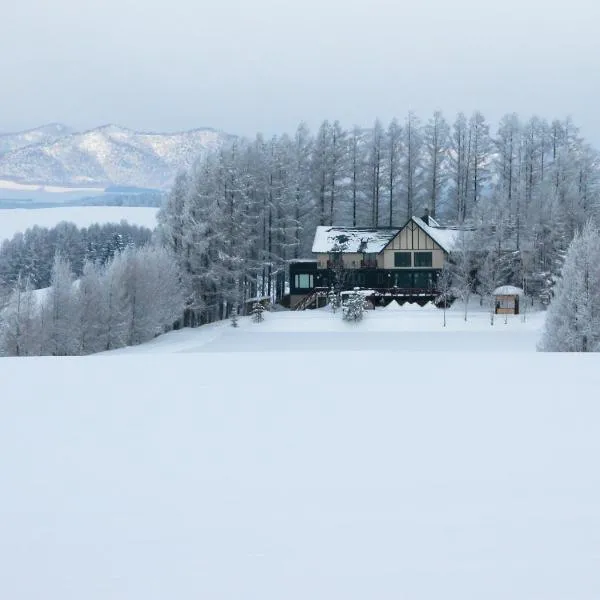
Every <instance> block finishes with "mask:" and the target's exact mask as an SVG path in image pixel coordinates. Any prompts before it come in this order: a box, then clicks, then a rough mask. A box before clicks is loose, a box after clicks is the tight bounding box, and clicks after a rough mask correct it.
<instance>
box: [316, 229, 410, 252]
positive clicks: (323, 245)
mask: <svg viewBox="0 0 600 600" xmlns="http://www.w3.org/2000/svg"><path fill="white" fill-rule="evenodd" d="M399 231H400V229H368V228H365V229H358V228H354V227H330V226H327V225H320V226H319V227H317V230H316V231H315V239H314V241H313V246H312V251H313V252H317V253H329V252H331V251H332V250H333V249H334V247H335V246H336V245H337V246H339V247H340V248H342V251H343V252H366V253H368V254H379V253H380V252H381V251H382V250H383V249H384V248H385V247H386V246H387V245H388V243H389V242H390V241H391V240H392V239H394V237H396V235H397V234H398V232H399Z"/></svg>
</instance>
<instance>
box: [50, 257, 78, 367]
mask: <svg viewBox="0 0 600 600" xmlns="http://www.w3.org/2000/svg"><path fill="white" fill-rule="evenodd" d="M74 281H75V278H74V275H73V271H72V270H71V263H70V262H69V261H68V260H66V259H65V258H63V257H62V256H61V255H60V254H57V255H56V257H55V258H54V265H53V266H52V275H51V279H50V289H49V290H48V294H47V295H46V297H45V299H44V301H43V306H42V309H41V310H42V314H43V321H42V326H41V354H42V355H44V354H50V355H52V356H73V355H76V354H78V351H79V340H80V333H79V324H80V323H81V320H80V317H79V303H78V299H77V290H76V288H75V286H74V285H73V284H74Z"/></svg>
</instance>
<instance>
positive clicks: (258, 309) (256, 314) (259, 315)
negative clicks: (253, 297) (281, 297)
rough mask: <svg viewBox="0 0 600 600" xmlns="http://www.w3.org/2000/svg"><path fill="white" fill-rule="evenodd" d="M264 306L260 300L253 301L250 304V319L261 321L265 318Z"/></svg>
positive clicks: (256, 321)
mask: <svg viewBox="0 0 600 600" xmlns="http://www.w3.org/2000/svg"><path fill="white" fill-rule="evenodd" d="M264 312H265V307H264V306H263V305H262V304H261V303H260V302H255V303H254V304H253V305H252V321H253V322H254V323H262V322H263V321H264V320H265V315H264Z"/></svg>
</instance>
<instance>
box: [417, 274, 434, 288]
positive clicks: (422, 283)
mask: <svg viewBox="0 0 600 600" xmlns="http://www.w3.org/2000/svg"><path fill="white" fill-rule="evenodd" d="M414 286H415V288H416V289H419V290H431V289H433V288H434V285H433V271H417V272H416V273H415V274H414Z"/></svg>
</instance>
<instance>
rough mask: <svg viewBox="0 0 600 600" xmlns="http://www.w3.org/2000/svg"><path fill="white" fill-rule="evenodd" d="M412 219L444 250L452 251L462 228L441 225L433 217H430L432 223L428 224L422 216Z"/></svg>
mask: <svg viewBox="0 0 600 600" xmlns="http://www.w3.org/2000/svg"><path fill="white" fill-rule="evenodd" d="M412 220H413V221H414V222H415V223H416V224H417V225H418V226H419V227H420V228H421V229H422V230H423V231H424V232H425V233H426V234H427V235H428V236H429V237H431V238H432V239H433V240H434V241H435V243H436V244H437V245H438V246H440V247H441V248H442V249H443V250H445V251H446V252H450V251H452V249H453V248H454V246H455V245H456V241H457V239H458V234H459V233H460V230H458V229H447V228H444V227H440V225H439V223H438V222H437V221H435V220H434V219H432V218H431V217H429V223H430V225H427V223H425V221H423V219H421V218H420V217H413V218H412Z"/></svg>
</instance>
